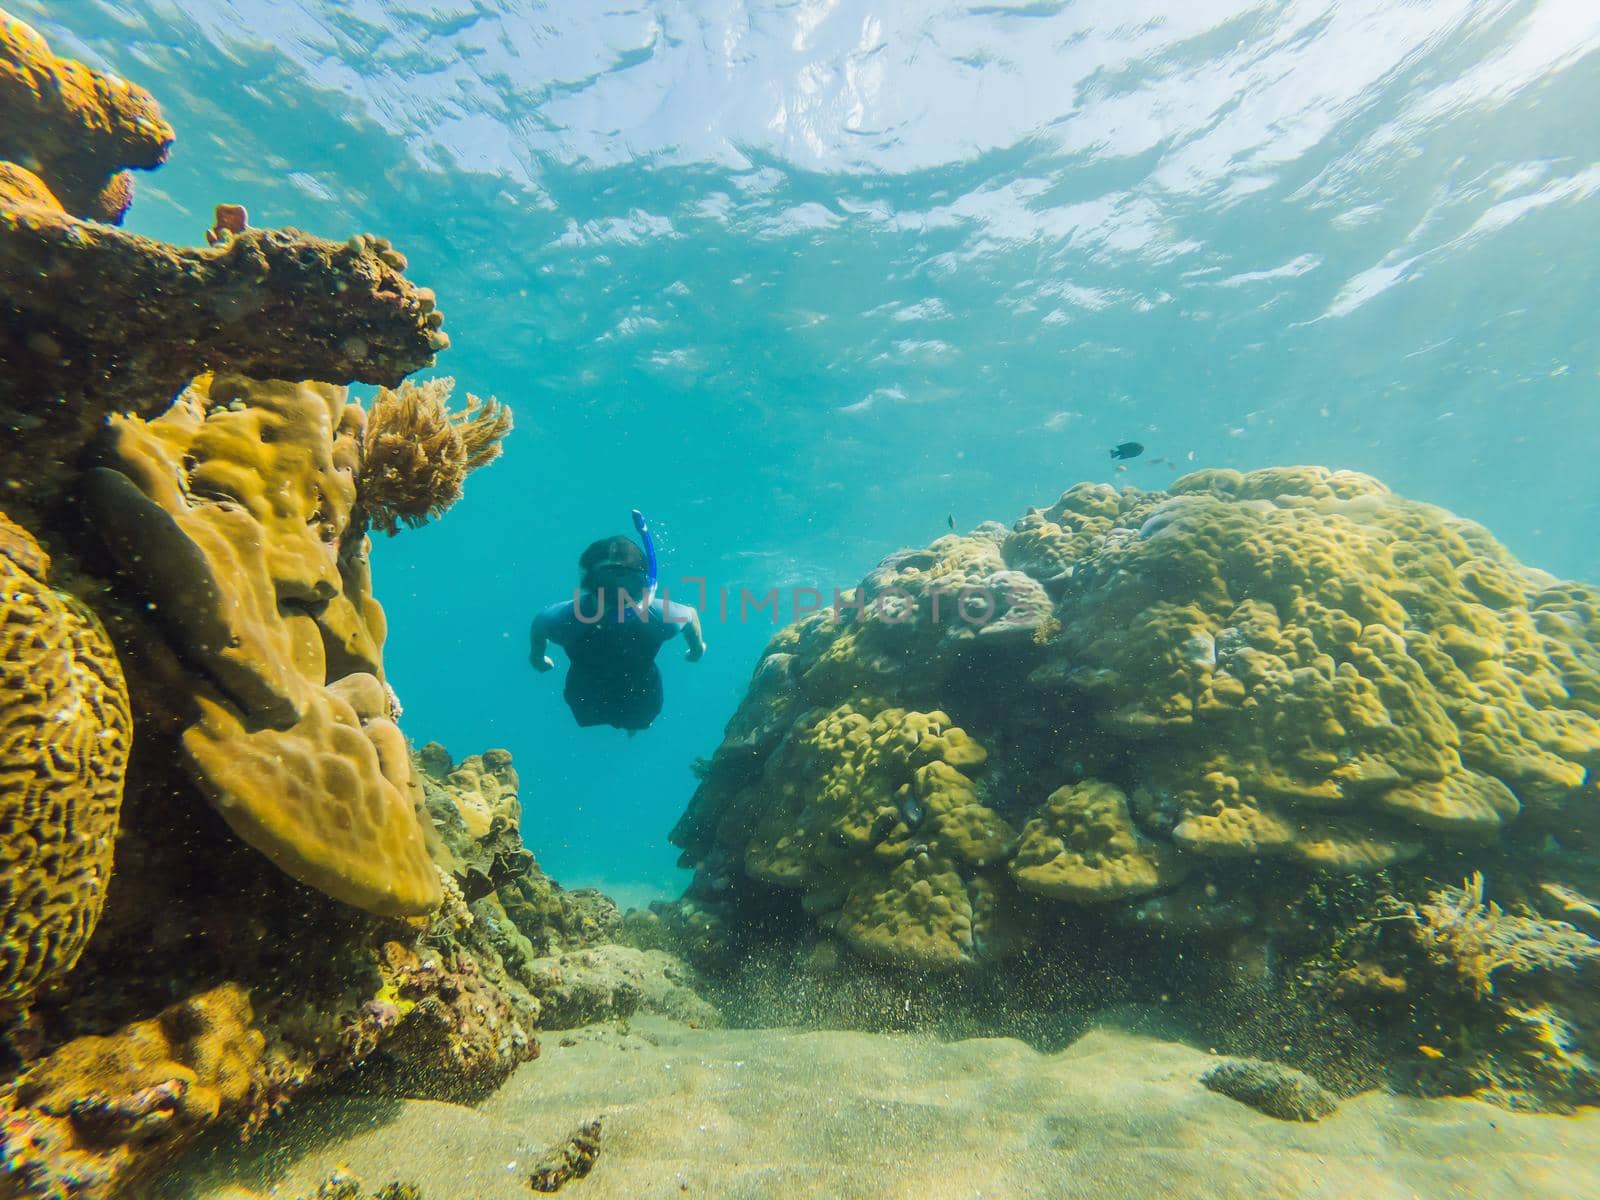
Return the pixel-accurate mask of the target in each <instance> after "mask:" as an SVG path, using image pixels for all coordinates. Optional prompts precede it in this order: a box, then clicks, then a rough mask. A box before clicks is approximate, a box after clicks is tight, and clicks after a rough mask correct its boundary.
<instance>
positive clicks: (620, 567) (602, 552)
mask: <svg viewBox="0 0 1600 1200" xmlns="http://www.w3.org/2000/svg"><path fill="white" fill-rule="evenodd" d="M647 571H648V564H647V563H646V562H645V557H644V551H643V550H641V549H639V546H638V543H636V542H635V541H634V540H633V539H632V538H626V537H608V538H601V539H600V540H599V541H598V542H591V543H590V544H589V548H588V549H587V550H585V551H584V552H583V553H582V554H581V555H580V556H579V557H578V572H579V575H578V586H579V587H581V588H582V589H583V590H584V591H586V592H598V591H599V590H600V589H601V588H605V589H606V590H608V591H612V590H621V591H626V592H629V593H637V592H643V591H644V589H645V577H646V573H647Z"/></svg>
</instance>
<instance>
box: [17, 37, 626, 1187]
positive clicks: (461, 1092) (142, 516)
mask: <svg viewBox="0 0 1600 1200" xmlns="http://www.w3.org/2000/svg"><path fill="white" fill-rule="evenodd" d="M172 140H173V131H172V130H171V129H170V128H169V127H168V126H167V125H166V124H165V122H164V121H163V120H162V118H161V116H160V110H159V107H158V106H157V104H156V101H155V100H154V98H152V97H151V96H150V95H149V94H148V93H146V92H145V91H143V90H142V89H140V88H138V87H136V86H135V85H133V84H129V83H126V82H125V81H122V80H119V79H114V78H112V77H110V76H107V75H104V74H101V73H98V72H95V71H92V70H89V69H88V68H85V67H83V66H82V65H81V64H77V63H73V62H71V61H69V60H64V59H60V58H58V57H56V56H55V55H53V54H52V53H51V52H50V50H49V47H48V46H47V45H46V44H45V42H44V41H43V40H42V39H41V38H40V37H39V36H38V35H37V34H36V33H34V32H33V31H32V30H30V29H28V28H27V27H26V26H24V25H22V24H21V23H19V22H16V21H15V20H13V19H12V18H10V17H9V16H6V15H5V14H4V13H0V355H3V357H4V358H5V361H6V367H7V369H6V371H5V372H4V373H3V378H0V481H3V482H4V485H5V486H4V488H3V489H0V690H3V695H0V699H3V703H0V867H3V868H4V870H3V874H4V880H3V883H0V1068H3V1070H0V1079H3V1082H0V1167H3V1176H0V1196H5V1197H30V1198H31V1197H38V1198H43V1197H53V1196H63V1195H71V1196H74V1197H80V1198H82V1200H100V1198H111V1197H121V1196H136V1195H141V1194H144V1186H145V1183H146V1181H148V1180H149V1179H150V1178H151V1177H152V1175H153V1173H155V1172H157V1171H158V1170H159V1169H160V1168H161V1167H162V1165H163V1164H164V1163H166V1162H168V1161H170V1160H171V1159H172V1158H173V1156H174V1155H176V1154H178V1153H179V1152H180V1151H181V1150H182V1149H183V1147H184V1146H185V1145H186V1144H187V1143H188V1142H189V1141H190V1140H191V1139H192V1138H193V1137H195V1136H196V1135H197V1134H198V1133H199V1132H201V1131H202V1130H204V1129H207V1128H210V1127H216V1126H219V1125H230V1124H231V1125H232V1126H233V1127H235V1128H238V1129H241V1130H245V1131H249V1130H253V1129H256V1128H259V1127H260V1126H261V1125H262V1124H263V1123H265V1122H267V1121H268V1120H270V1119H271V1117H272V1116H273V1115H274V1114H275V1113H276V1112H277V1111H278V1110H280V1109H282V1108H283V1107H284V1106H285V1105H287V1104H290V1103H292V1102H293V1100H294V1098H295V1097H296V1096H297V1095H298V1094H300V1093H301V1092H302V1091H303V1090H305V1089H306V1088H308V1087H311V1086H315V1085H322V1084H326V1083H328V1082H329V1081H332V1080H337V1079H343V1080H347V1081H359V1082H360V1083H361V1084H362V1085H363V1086H365V1087H368V1088H372V1089H389V1090H393V1091H395V1092H398V1093H400V1094H404V1095H411V1096H430V1097H440V1098H471V1097H474V1096H478V1095H482V1094H483V1093H485V1092H486V1091H487V1090H489V1089H491V1088H493V1087H494V1086H496V1085H497V1084H498V1083H499V1082H500V1081H502V1080H503V1079H504V1078H505V1077H506V1075H507V1074H508V1073H509V1072H510V1071H511V1070H512V1069H513V1068H515V1067H516V1066H517V1065H518V1064H519V1063H521V1062H524V1061H527V1060H528V1059H530V1058H532V1057H533V1056H535V1055H537V1053H538V1041H537V1038H536V1029H537V1027H538V1026H539V1024H540V1008H541V992H543V993H550V994H554V991H555V983H554V982H553V981H552V980H551V978H550V972H549V971H548V970H542V969H537V968H536V966H535V964H536V963H538V962H540V961H541V960H544V959H548V958H549V957H551V956H556V955H561V954H566V953H572V952H575V951H579V950H582V949H584V948H586V947H588V946H591V945H593V944H594V943H596V942H598V941H602V940H604V938H605V937H606V936H607V935H608V934H609V933H612V932H614V931H615V930H616V929H617V927H618V925H619V919H618V917H617V915H616V912H615V909H614V907H613V906H611V905H610V903H609V901H606V900H605V899H604V898H603V897H600V896H598V894H597V893H582V892H579V893H569V892H565V891H563V890H562V889H561V888H559V887H558V886H557V885H555V884H554V883H553V882H551V881H550V880H548V879H547V878H545V876H544V875H543V874H542V873H541V872H540V871H539V869H538V866H537V864H536V863H535V862H534V860H533V856H532V855H531V854H530V853H529V852H528V851H527V850H526V849H524V848H523V846H522V844H521V840H520V836H519V833H518V817H519V811H520V809H519V801H518V797H517V781H516V773H515V771H514V769H513V768H512V766H511V763H510V756H509V755H507V754H506V753H505V752H504V751H490V752H488V753H486V754H484V755H481V756H477V757H474V758H469V759H467V760H466V761H465V762H463V763H461V764H459V765H458V764H454V763H452V762H451V761H450V758H449V755H448V754H446V753H445V752H444V751H443V750H442V748H439V747H435V746H430V747H427V748H426V749H425V750H424V751H423V752H421V753H420V754H417V755H414V754H413V751H412V749H411V746H410V744H409V743H408V741H407V739H406V737H405V736H404V734H403V733H402V732H401V728H400V725H399V721H400V717H401V713H400V705H399V702H398V699H397V697H396V696H395V694H394V692H393V689H392V688H391V687H390V686H389V684H388V681H387V678H386V675H385V672H384V665H383V644H384V640H385V635H386V621H385V617H384V613H383V609H382V607H381V605H380V604H379V602H378V600H377V598H376V597H375V596H374V594H373V588H372V579H371V573H370V570H369V566H368V555H369V553H370V548H371V542H370V539H369V536H368V535H369V531H370V530H371V529H372V528H384V529H389V530H391V531H392V530H394V529H395V528H397V527H398V525H400V524H415V523H417V522H418V521H420V520H422V519H426V518H427V517H430V516H437V515H439V514H441V513H442V512H443V511H444V510H445V509H447V508H448V507H449V506H450V505H451V504H452V503H454V502H455V501H456V500H457V499H459V498H460V495H461V491H462V485H463V482H464V480H465V478H466V476H467V474H468V473H469V472H471V471H472V470H474V469H476V468H478V467H481V466H483V465H486V464H487V463H488V462H490V461H492V460H493V459H494V458H495V457H496V456H497V455H498V454H499V452H500V444H501V441H502V440H503V439H504V437H505V436H506V434H507V433H508V432H509V431H510V414H509V411H508V410H506V409H505V408H504V407H503V406H500V405H499V404H498V403H497V402H495V401H493V400H490V401H487V402H479V401H477V400H476V399H475V398H474V399H473V400H471V401H470V402H469V403H468V404H467V406H466V408H465V409H464V410H461V411H459V412H453V411H451V409H450V406H449V403H448V400H449V393H450V383H449V381H434V382H432V383H430V384H425V385H423V386H422V387H421V388H416V387H412V386H411V385H409V384H403V383H402V380H403V379H404V377H405V376H406V375H407V374H409V373H410V372H412V371H414V370H416V369H418V368H420V367H423V366H426V365H428V364H430V363H431V362H432V361H433V356H434V354H435V353H436V352H437V351H439V350H442V349H444V348H445V347H446V346H447V345H448V339H447V338H446V337H445V335H444V334H443V332H442V330H441V328H440V327H441V324H442V317H441V316H440V314H439V311H438V309H437V307H436V305H435V302H434V298H433V295H432V293H431V292H429V291H428V290H427V289H425V288H419V287H417V286H415V285H414V284H412V283H411V282H410V281H409V280H407V279H406V278H405V275H404V272H405V270H406V267H407V264H406V261H405V259H404V258H403V257H402V256H401V255H400V254H399V253H398V252H397V251H395V250H394V249H393V247H391V246H390V245H389V244H388V243H387V242H386V241H384V240H382V239H380V238H374V237H370V236H367V235H365V234H357V235H354V236H352V237H351V238H349V239H348V240H347V241H345V242H328V241H324V240H322V239H318V238H314V237H310V236H308V235H306V234H303V233H300V232H298V231H295V230H254V229H250V228H248V226H247V225H246V223H245V220H244V214H243V210H242V209H238V208H237V207H236V206H230V207H229V208H228V213H229V219H228V221H222V220H220V219H219V223H218V229H216V230H212V231H210V234H209V236H208V238H207V240H208V241H209V242H210V243H212V244H211V245H209V246H208V247H206V248H204V249H193V248H188V247H178V246H169V245H165V244H162V243H158V242H154V241H151V240H149V239H144V238H139V237H135V236H132V235H129V234H126V233H124V232H123V231H121V230H119V229H117V228H115V226H114V225H113V224H112V223H111V222H114V221H116V220H119V219H120V217H121V215H122V212H123V211H124V210H125V209H126V206H127V203H128V202H129V201H130V200H131V195H132V193H131V185H130V184H129V180H128V176H127V175H126V170H125V169H126V168H130V167H132V168H145V169H147V168H152V167H155V166H157V165H159V163H160V162H161V160H162V158H163V157H164V155H165V153H166V148H167V147H168V146H169V145H170V144H171V142H172ZM197 232H199V231H197ZM356 381H364V382H368V383H376V384H380V385H383V386H384V387H385V388H398V389H399V390H398V391H394V392H391V391H384V392H382V393H380V396H379V399H378V401H377V402H376V403H374V404H373V405H372V406H371V407H370V408H368V409H364V408H363V407H362V406H361V405H359V404H356V403H354V402H352V400H351V398H350V397H349V395H348V393H347V392H346V390H345V388H346V385H348V384H350V383H352V382H356ZM418 397H424V398H425V399H426V403H418V402H417V399H418Z"/></svg>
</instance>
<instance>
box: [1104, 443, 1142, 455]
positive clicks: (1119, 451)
mask: <svg viewBox="0 0 1600 1200" xmlns="http://www.w3.org/2000/svg"><path fill="white" fill-rule="evenodd" d="M1143 453H1144V443H1142V442H1123V443H1122V444H1121V445H1120V446H1114V447H1112V449H1111V457H1112V458H1138V457H1139V455H1141V454H1143Z"/></svg>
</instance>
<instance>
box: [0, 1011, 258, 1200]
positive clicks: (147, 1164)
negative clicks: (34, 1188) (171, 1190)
mask: <svg viewBox="0 0 1600 1200" xmlns="http://www.w3.org/2000/svg"><path fill="white" fill-rule="evenodd" d="M265 1042H266V1039H265V1038H264V1037H263V1036H262V1034H261V1033H260V1031H259V1030H257V1029H256V1027H255V1016H254V1013H253V1011H252V1009H251V1006H250V998H249V995H248V994H247V993H246V992H245V990H244V988H242V987H240V986H239V985H238V984H234V983H225V984H223V985H221V986H220V987H215V988H212V989H211V990H210V991H208V992H202V993H200V994H199V995H196V996H192V997H190V998H189V999H187V1000H183V1001H180V1002H179V1003H177V1004H174V1005H172V1006H170V1007H169V1008H166V1009H163V1010H162V1011H161V1012H160V1013H159V1014H158V1015H156V1016H155V1017H152V1018H151V1019H149V1020H146V1021H136V1022H134V1023H133V1024H131V1025H127V1026H124V1027H123V1028H122V1029H120V1030H118V1031H117V1032H115V1033H112V1034H109V1035H106V1036H99V1035H92V1036H88V1037H80V1038H77V1039H76V1040H74V1041H71V1042H68V1043H67V1044H66V1045H64V1046H62V1047H61V1048H60V1049H58V1050H56V1051H55V1052H54V1053H52V1054H51V1055H49V1057H47V1058H45V1059H42V1060H40V1061H39V1062H38V1063H36V1064H35V1065H33V1066H32V1067H31V1068H29V1070H28V1071H27V1072H26V1073H25V1074H24V1075H23V1076H22V1078H21V1079H19V1080H18V1081H17V1083H16V1085H15V1088H14V1090H13V1091H12V1092H11V1093H10V1094H9V1095H6V1096H0V1116H3V1117H4V1118H5V1123H6V1126H7V1129H8V1130H9V1131H10V1134H11V1135H12V1139H13V1144H14V1145H18V1146H20V1147H31V1146H45V1147H49V1156H48V1172H49V1173H48V1174H47V1177H46V1181H47V1182H48V1180H49V1178H52V1177H59V1178H70V1179H73V1180H78V1181H81V1180H85V1179H87V1180H93V1181H95V1183H94V1184H93V1185H92V1186H93V1187H95V1188H99V1189H100V1190H101V1194H108V1195H109V1194H111V1193H113V1192H114V1193H115V1194H117V1195H133V1194H136V1193H138V1194H143V1190H142V1189H141V1188H139V1187H138V1186H137V1185H138V1184H140V1183H141V1182H148V1181H149V1179H150V1178H151V1176H152V1175H153V1174H154V1173H155V1172H156V1171H157V1170H159V1169H160V1167H161V1166H162V1165H163V1164H165V1163H166V1162H168V1161H169V1160H170V1159H171V1158H172V1157H173V1156H174V1155H175V1154H177V1153H178V1152H179V1151H180V1150H182V1149H183V1147H184V1146H185V1145H186V1144H187V1143H188V1142H189V1141H190V1140H191V1139H192V1138H193V1137H194V1136H195V1134H197V1133H198V1132H199V1131H200V1130H202V1129H203V1128H205V1127H206V1126H207V1125H210V1124H212V1123H213V1122H215V1121H216V1120H217V1118H218V1117H219V1116H225V1115H230V1114H237V1113H240V1112H242V1110H243V1109H244V1108H245V1107H246V1105H247V1102H248V1100H249V1098H250V1097H251V1095H252V1093H253V1091H254V1089H255V1088H256V1086H257V1085H258V1084H259V1083H261V1082H262V1071H261V1060H262V1052H263V1049H264V1047H265ZM68 1190H76V1189H75V1188H69V1189H68ZM7 1194H11V1193H7ZM61 1194H65V1193H61Z"/></svg>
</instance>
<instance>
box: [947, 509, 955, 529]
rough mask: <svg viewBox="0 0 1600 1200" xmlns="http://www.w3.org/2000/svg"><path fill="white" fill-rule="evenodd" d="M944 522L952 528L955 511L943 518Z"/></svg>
mask: <svg viewBox="0 0 1600 1200" xmlns="http://www.w3.org/2000/svg"><path fill="white" fill-rule="evenodd" d="M945 524H947V525H949V526H950V528H951V529H954V528H955V527H956V515H955V513H951V514H950V515H949V516H948V517H946V518H945Z"/></svg>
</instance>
